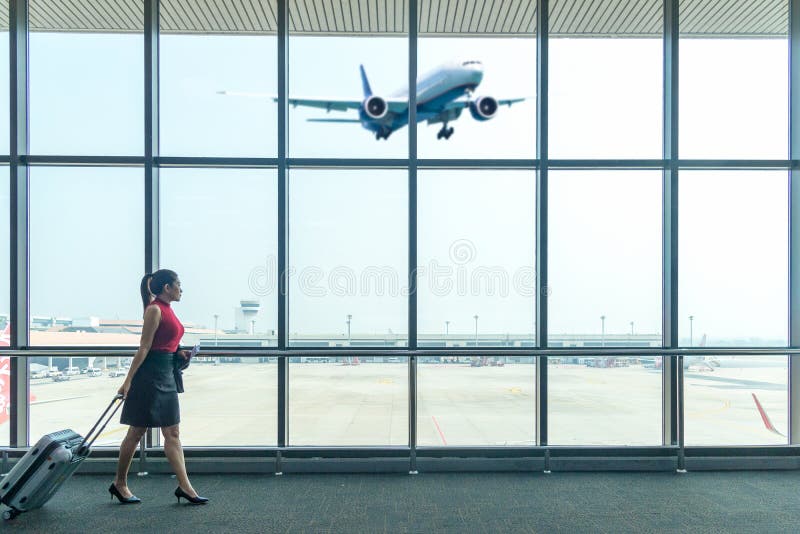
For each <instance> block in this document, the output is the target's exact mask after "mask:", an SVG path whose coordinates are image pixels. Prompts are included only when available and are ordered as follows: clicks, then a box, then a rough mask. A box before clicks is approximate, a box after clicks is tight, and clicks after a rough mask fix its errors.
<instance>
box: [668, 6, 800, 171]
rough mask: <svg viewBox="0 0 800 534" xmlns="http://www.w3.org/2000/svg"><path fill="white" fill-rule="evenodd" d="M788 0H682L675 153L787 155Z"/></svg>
mask: <svg viewBox="0 0 800 534" xmlns="http://www.w3.org/2000/svg"><path fill="white" fill-rule="evenodd" d="M788 22H789V12H788V3H787V2H721V1H714V2H684V3H681V11H680V28H681V37H683V38H682V39H681V41H680V75H679V79H680V116H681V120H680V156H681V158H684V159H688V158H699V159H723V158H737V159H762V158H763V159H767V158H786V157H787V154H788V146H789V137H788V135H789V79H788V74H789V42H788V25H789V24H788Z"/></svg>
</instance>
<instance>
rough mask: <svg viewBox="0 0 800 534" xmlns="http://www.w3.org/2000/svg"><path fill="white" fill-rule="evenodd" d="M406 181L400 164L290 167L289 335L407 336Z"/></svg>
mask: <svg viewBox="0 0 800 534" xmlns="http://www.w3.org/2000/svg"><path fill="white" fill-rule="evenodd" d="M407 183H408V181H407V175H406V173H405V172H401V171H387V170H375V171H349V170H348V171H312V170H308V171H304V170H295V171H292V172H291V174H290V179H289V242H290V243H291V247H290V250H289V268H290V271H289V276H290V278H291V281H290V283H289V341H290V343H292V344H294V345H298V346H318V347H319V346H325V347H328V346H331V347H336V346H339V347H341V346H348V345H352V346H357V345H361V346H395V347H396V346H403V345H405V344H406V343H407V340H408V320H407V309H408V304H407V302H408V274H407V273H408V252H407V250H408V192H407V189H408V187H407Z"/></svg>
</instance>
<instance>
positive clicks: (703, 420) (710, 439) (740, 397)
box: [683, 356, 789, 445]
mask: <svg viewBox="0 0 800 534" xmlns="http://www.w3.org/2000/svg"><path fill="white" fill-rule="evenodd" d="M788 377H789V372H788V361H787V358H786V356H703V357H699V356H698V357H687V356H684V381H683V383H684V399H685V409H684V414H685V423H684V430H685V432H686V444H687V445H786V444H788V438H787V436H788V435H789V413H788V406H789V395H788V392H789V386H788Z"/></svg>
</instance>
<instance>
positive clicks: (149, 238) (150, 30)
mask: <svg viewBox="0 0 800 534" xmlns="http://www.w3.org/2000/svg"><path fill="white" fill-rule="evenodd" d="M143 23H144V215H145V217H144V272H145V273H152V272H155V271H156V270H158V268H159V264H160V258H159V248H160V247H159V244H160V228H159V211H160V209H159V191H160V176H159V174H160V172H159V168H158V167H157V166H156V165H155V158H156V157H158V146H159V130H158V126H159V124H158V115H159V109H158V91H159V87H158V85H159V81H158V75H159V68H158V65H159V62H158V56H159V47H158V45H159V24H160V20H159V0H145V1H144V20H143ZM144 439H145V446H146V447H152V446H153V445H154V444H155V445H157V444H158V443H159V440H160V437H159V434H158V429H150V430H148V432H147V434H146V435H145V437H144Z"/></svg>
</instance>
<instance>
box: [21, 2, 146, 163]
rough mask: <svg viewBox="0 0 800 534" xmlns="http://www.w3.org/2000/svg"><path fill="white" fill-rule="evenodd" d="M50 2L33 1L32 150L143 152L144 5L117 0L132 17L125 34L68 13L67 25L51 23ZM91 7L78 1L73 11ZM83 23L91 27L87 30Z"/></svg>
mask: <svg viewBox="0 0 800 534" xmlns="http://www.w3.org/2000/svg"><path fill="white" fill-rule="evenodd" d="M50 4H51V3H50V2H49V1H47V0H30V24H31V33H30V44H29V46H30V48H29V54H30V146H31V153H33V154H58V155H92V156H95V155H98V156H99V155H102V156H111V155H113V156H137V155H142V154H143V152H144V137H143V135H142V132H143V130H144V39H143V38H142V32H143V28H144V26H143V22H142V20H143V19H142V7H141V3H140V2H137V1H134V0H120V1H119V2H115V4H116V5H117V6H118V8H119V9H120V10H122V11H123V12H124V13H125V20H126V21H127V23H126V26H125V30H124V31H122V32H120V31H119V30H118V28H117V27H116V25H115V24H111V25H110V26H109V25H107V24H106V23H107V21H103V20H97V19H95V18H92V19H90V20H91V22H89V21H81V18H82V17H78V18H72V17H69V15H66V17H67V18H66V20H67V21H69V22H65V21H61V24H59V23H53V19H52V18H51V17H50V13H49V9H50V8H51V7H52V6H51V5H50ZM92 4H93V3H92V2H89V1H86V0H78V1H75V2H73V9H74V13H81V14H84V16H85V15H86V14H88V13H91V12H92V7H91V6H92ZM68 12H69V10H68ZM64 24H66V26H62V25H64ZM85 25H89V26H90V27H91V29H92V30H93V31H86V26H85ZM56 29H58V30H61V31H56ZM63 30H67V31H63Z"/></svg>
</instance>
